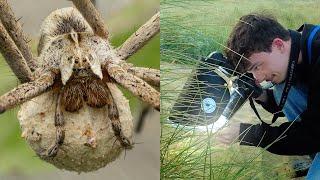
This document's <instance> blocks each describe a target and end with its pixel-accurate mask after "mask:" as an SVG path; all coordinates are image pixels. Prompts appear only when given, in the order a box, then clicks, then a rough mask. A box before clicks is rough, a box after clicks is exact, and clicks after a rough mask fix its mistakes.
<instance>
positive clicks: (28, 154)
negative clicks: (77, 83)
mask: <svg viewBox="0 0 320 180" xmlns="http://www.w3.org/2000/svg"><path fill="white" fill-rule="evenodd" d="M140 5H141V4H140ZM135 7H136V6H135ZM140 8H141V7H140ZM129 14H130V13H129ZM142 14H143V12H140V14H139V13H138V14H137V16H138V17H141V16H142ZM123 16H124V17H122V18H128V17H127V15H126V14H124V15H123ZM130 16H133V15H132V14H130ZM147 18H149V17H147ZM142 23H143V22H142V20H141V19H140V18H137V19H136V20H134V21H132V22H131V24H134V25H130V27H128V29H126V30H123V29H122V31H121V32H118V33H116V34H113V35H112V36H111V44H112V45H113V46H114V47H117V46H119V45H120V44H122V43H123V42H124V41H125V40H126V39H127V38H128V37H129V36H130V35H131V34H132V33H133V32H134V31H135V30H137V28H139V27H140V25H141V24H142ZM159 41H160V36H159V35H157V36H155V37H154V38H153V39H152V40H151V41H150V42H148V43H147V44H146V45H145V46H144V47H143V48H142V49H141V50H140V51H138V52H137V53H136V54H134V55H133V56H132V57H130V58H129V59H128V62H130V63H133V64H134V65H136V66H144V67H151V68H155V69H159V67H160V62H159V59H160V55H159V51H160V50H159V49H160V47H159ZM36 44H37V40H33V42H32V45H31V46H32V47H31V48H32V50H33V52H34V54H36ZM0 74H1V76H0V94H4V93H6V92H7V91H9V90H10V89H12V88H14V87H15V86H16V85H18V84H19V83H18V80H17V78H16V77H15V76H14V74H13V73H12V71H11V70H10V69H9V67H8V65H7V64H6V63H5V61H4V59H3V57H2V56H1V57H0ZM124 94H125V96H126V97H127V98H128V99H129V100H130V106H131V109H132V111H133V112H134V111H135V110H136V109H139V106H140V101H139V100H138V99H137V98H136V97H134V96H133V95H132V94H131V93H129V92H128V91H124ZM17 111H18V108H16V109H13V110H10V111H7V112H5V113H4V114H1V116H0V174H14V175H19V174H30V175H31V174H34V173H36V172H46V171H52V170H54V169H55V168H54V167H53V166H52V165H50V164H48V163H46V162H44V161H41V160H40V159H39V158H38V157H36V155H35V153H34V152H33V151H32V149H31V148H30V147H29V146H28V144H27V143H26V142H25V140H24V139H23V138H21V137H20V135H21V130H20V128H19V123H18V120H17V116H16V114H17Z"/></svg>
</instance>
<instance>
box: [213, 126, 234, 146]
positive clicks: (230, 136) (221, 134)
mask: <svg viewBox="0 0 320 180" xmlns="http://www.w3.org/2000/svg"><path fill="white" fill-rule="evenodd" d="M239 133H240V123H239V122H232V123H230V124H229V125H228V126H226V127H225V128H223V129H221V130H220V131H218V132H217V133H216V134H215V140H216V141H217V142H218V143H221V144H225V145H230V144H232V143H234V142H237V141H238V137H239Z"/></svg>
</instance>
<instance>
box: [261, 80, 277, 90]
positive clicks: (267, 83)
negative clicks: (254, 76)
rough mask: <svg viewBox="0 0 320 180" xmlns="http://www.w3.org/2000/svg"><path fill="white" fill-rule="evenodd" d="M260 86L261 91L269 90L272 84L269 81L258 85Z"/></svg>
mask: <svg viewBox="0 0 320 180" xmlns="http://www.w3.org/2000/svg"><path fill="white" fill-rule="evenodd" d="M260 86H261V88H262V89H269V88H271V87H273V86H274V84H273V83H272V82H271V81H262V82H261V83H260Z"/></svg>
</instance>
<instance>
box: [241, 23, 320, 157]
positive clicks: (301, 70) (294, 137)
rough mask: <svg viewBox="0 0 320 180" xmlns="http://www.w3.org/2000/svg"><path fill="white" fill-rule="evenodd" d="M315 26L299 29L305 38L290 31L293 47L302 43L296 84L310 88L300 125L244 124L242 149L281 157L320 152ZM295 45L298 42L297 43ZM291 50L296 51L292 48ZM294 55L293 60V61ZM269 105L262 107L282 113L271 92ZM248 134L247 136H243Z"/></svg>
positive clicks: (319, 54)
mask: <svg viewBox="0 0 320 180" xmlns="http://www.w3.org/2000/svg"><path fill="white" fill-rule="evenodd" d="M314 27H315V26H314V25H310V24H304V25H303V26H301V27H300V28H299V29H298V32H301V31H302V34H301V35H300V33H296V32H295V31H291V32H290V35H291V39H292V46H294V45H295V44H297V43H299V45H300V50H301V52H302V59H303V63H302V64H298V65H297V71H296V74H297V75H296V78H295V82H296V81H302V82H304V83H306V85H307V87H308V99H307V110H306V111H304V112H303V113H302V115H301V116H300V118H301V121H299V122H286V123H283V124H281V125H280V126H278V127H272V126H270V125H269V124H266V123H262V124H261V125H253V126H252V125H251V124H241V125H240V131H241V132H243V131H244V130H245V129H247V128H248V127H249V126H250V127H251V128H249V129H248V132H245V133H242V135H241V136H240V140H241V142H240V144H241V145H252V146H260V147H263V148H267V150H268V151H269V152H272V153H275V154H282V155H307V154H312V153H316V152H320V30H319V31H318V32H317V33H316V34H315V36H314V38H313V41H312V56H311V57H312V61H311V63H309V62H308V58H309V57H308V53H307V41H308V37H309V35H310V33H311V31H312V29H313V28H314ZM294 41H296V42H294ZM292 46H291V49H296V48H292ZM292 53H295V52H293V51H291V53H290V58H291V57H292ZM268 96H269V97H268V98H269V101H268V102H267V103H266V104H263V103H262V106H263V107H264V108H265V109H267V110H268V111H270V112H276V111H278V110H279V109H278V108H277V104H276V103H275V100H274V97H273V95H272V92H270V91H269V92H268ZM244 134H245V135H244Z"/></svg>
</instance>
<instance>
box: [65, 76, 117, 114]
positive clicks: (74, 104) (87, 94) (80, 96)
mask: <svg viewBox="0 0 320 180" xmlns="http://www.w3.org/2000/svg"><path fill="white" fill-rule="evenodd" d="M62 93H63V94H62V105H63V106H64V107H65V110H66V111H69V112H75V111H78V110H79V109H80V108H82V107H83V103H86V104H87V105H88V106H90V107H94V108H101V107H103V106H105V105H107V104H110V103H111V98H112V97H111V94H110V90H109V89H108V87H107V86H106V85H105V83H104V82H103V81H102V80H100V79H95V78H82V79H73V80H71V81H70V82H68V83H67V84H66V85H65V86H64V88H63V90H62Z"/></svg>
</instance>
